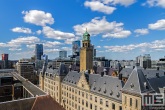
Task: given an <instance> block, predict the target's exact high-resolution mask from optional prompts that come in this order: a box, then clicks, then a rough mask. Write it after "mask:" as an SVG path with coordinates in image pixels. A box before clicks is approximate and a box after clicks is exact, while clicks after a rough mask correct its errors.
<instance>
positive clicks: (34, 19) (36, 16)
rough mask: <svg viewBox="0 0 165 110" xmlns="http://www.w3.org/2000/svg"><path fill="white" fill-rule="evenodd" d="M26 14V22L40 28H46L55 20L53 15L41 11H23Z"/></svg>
mask: <svg viewBox="0 0 165 110" xmlns="http://www.w3.org/2000/svg"><path fill="white" fill-rule="evenodd" d="M22 14H25V16H24V17H23V18H24V21H25V22H27V23H32V24H35V25H38V26H46V24H53V23H54V18H53V17H52V14H51V13H46V12H44V11H40V10H30V11H23V12H22Z"/></svg>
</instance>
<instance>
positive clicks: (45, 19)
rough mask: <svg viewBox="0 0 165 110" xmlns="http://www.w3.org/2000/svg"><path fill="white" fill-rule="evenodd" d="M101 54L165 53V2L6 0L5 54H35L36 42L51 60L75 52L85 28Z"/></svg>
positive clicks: (1, 7)
mask: <svg viewBox="0 0 165 110" xmlns="http://www.w3.org/2000/svg"><path fill="white" fill-rule="evenodd" d="M86 28H87V30H88V32H89V33H90V35H91V42H92V44H93V45H95V48H96V49H97V56H105V57H106V58H108V59H113V60H116V59H117V60H132V59H133V60H134V59H135V57H137V56H139V55H144V54H150V55H151V58H152V59H154V60H155V59H157V60H158V59H159V58H162V57H164V56H165V0H51V1H48V0H40V1H36V0H35V1H34V0H28V1H21V0H1V1H0V38H1V39H0V54H3V53H8V54H9V59H10V60H14V59H20V58H30V57H31V56H33V55H34V49H35V44H36V43H39V44H40V43H42V44H43V45H44V54H47V55H48V56H49V59H54V58H56V57H58V53H59V51H60V50H66V51H68V55H70V54H72V41H74V40H81V39H82V34H83V33H84V32H85V30H86Z"/></svg>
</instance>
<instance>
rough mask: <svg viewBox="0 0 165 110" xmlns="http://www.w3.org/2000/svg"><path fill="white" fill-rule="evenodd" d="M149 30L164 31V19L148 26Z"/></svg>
mask: <svg viewBox="0 0 165 110" xmlns="http://www.w3.org/2000/svg"><path fill="white" fill-rule="evenodd" d="M148 28H149V29H152V30H165V19H161V20H158V21H157V22H156V23H153V24H149V25H148Z"/></svg>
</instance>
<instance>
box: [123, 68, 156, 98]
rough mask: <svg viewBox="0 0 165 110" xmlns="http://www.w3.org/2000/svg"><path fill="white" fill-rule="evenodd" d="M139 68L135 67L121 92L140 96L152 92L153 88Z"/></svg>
mask: <svg viewBox="0 0 165 110" xmlns="http://www.w3.org/2000/svg"><path fill="white" fill-rule="evenodd" d="M142 70H143V69H142V68H141V67H135V68H134V70H133V71H132V73H131V74H130V76H129V78H128V80H127V82H126V83H125V85H124V87H123V89H122V91H126V92H130V93H135V94H139V95H140V94H141V93H147V92H153V91H154V90H153V88H152V87H151V85H150V84H149V82H148V80H147V78H146V77H145V75H144V73H143V71H142Z"/></svg>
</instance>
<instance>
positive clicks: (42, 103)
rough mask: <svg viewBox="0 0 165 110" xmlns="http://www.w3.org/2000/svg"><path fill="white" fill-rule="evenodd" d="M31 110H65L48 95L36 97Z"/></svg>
mask: <svg viewBox="0 0 165 110" xmlns="http://www.w3.org/2000/svg"><path fill="white" fill-rule="evenodd" d="M31 110H65V109H64V108H62V106H61V105H59V104H58V103H57V102H56V101H54V100H53V98H52V97H51V96H50V95H47V96H40V97H36V100H35V102H34V104H33V107H32V108H31Z"/></svg>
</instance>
